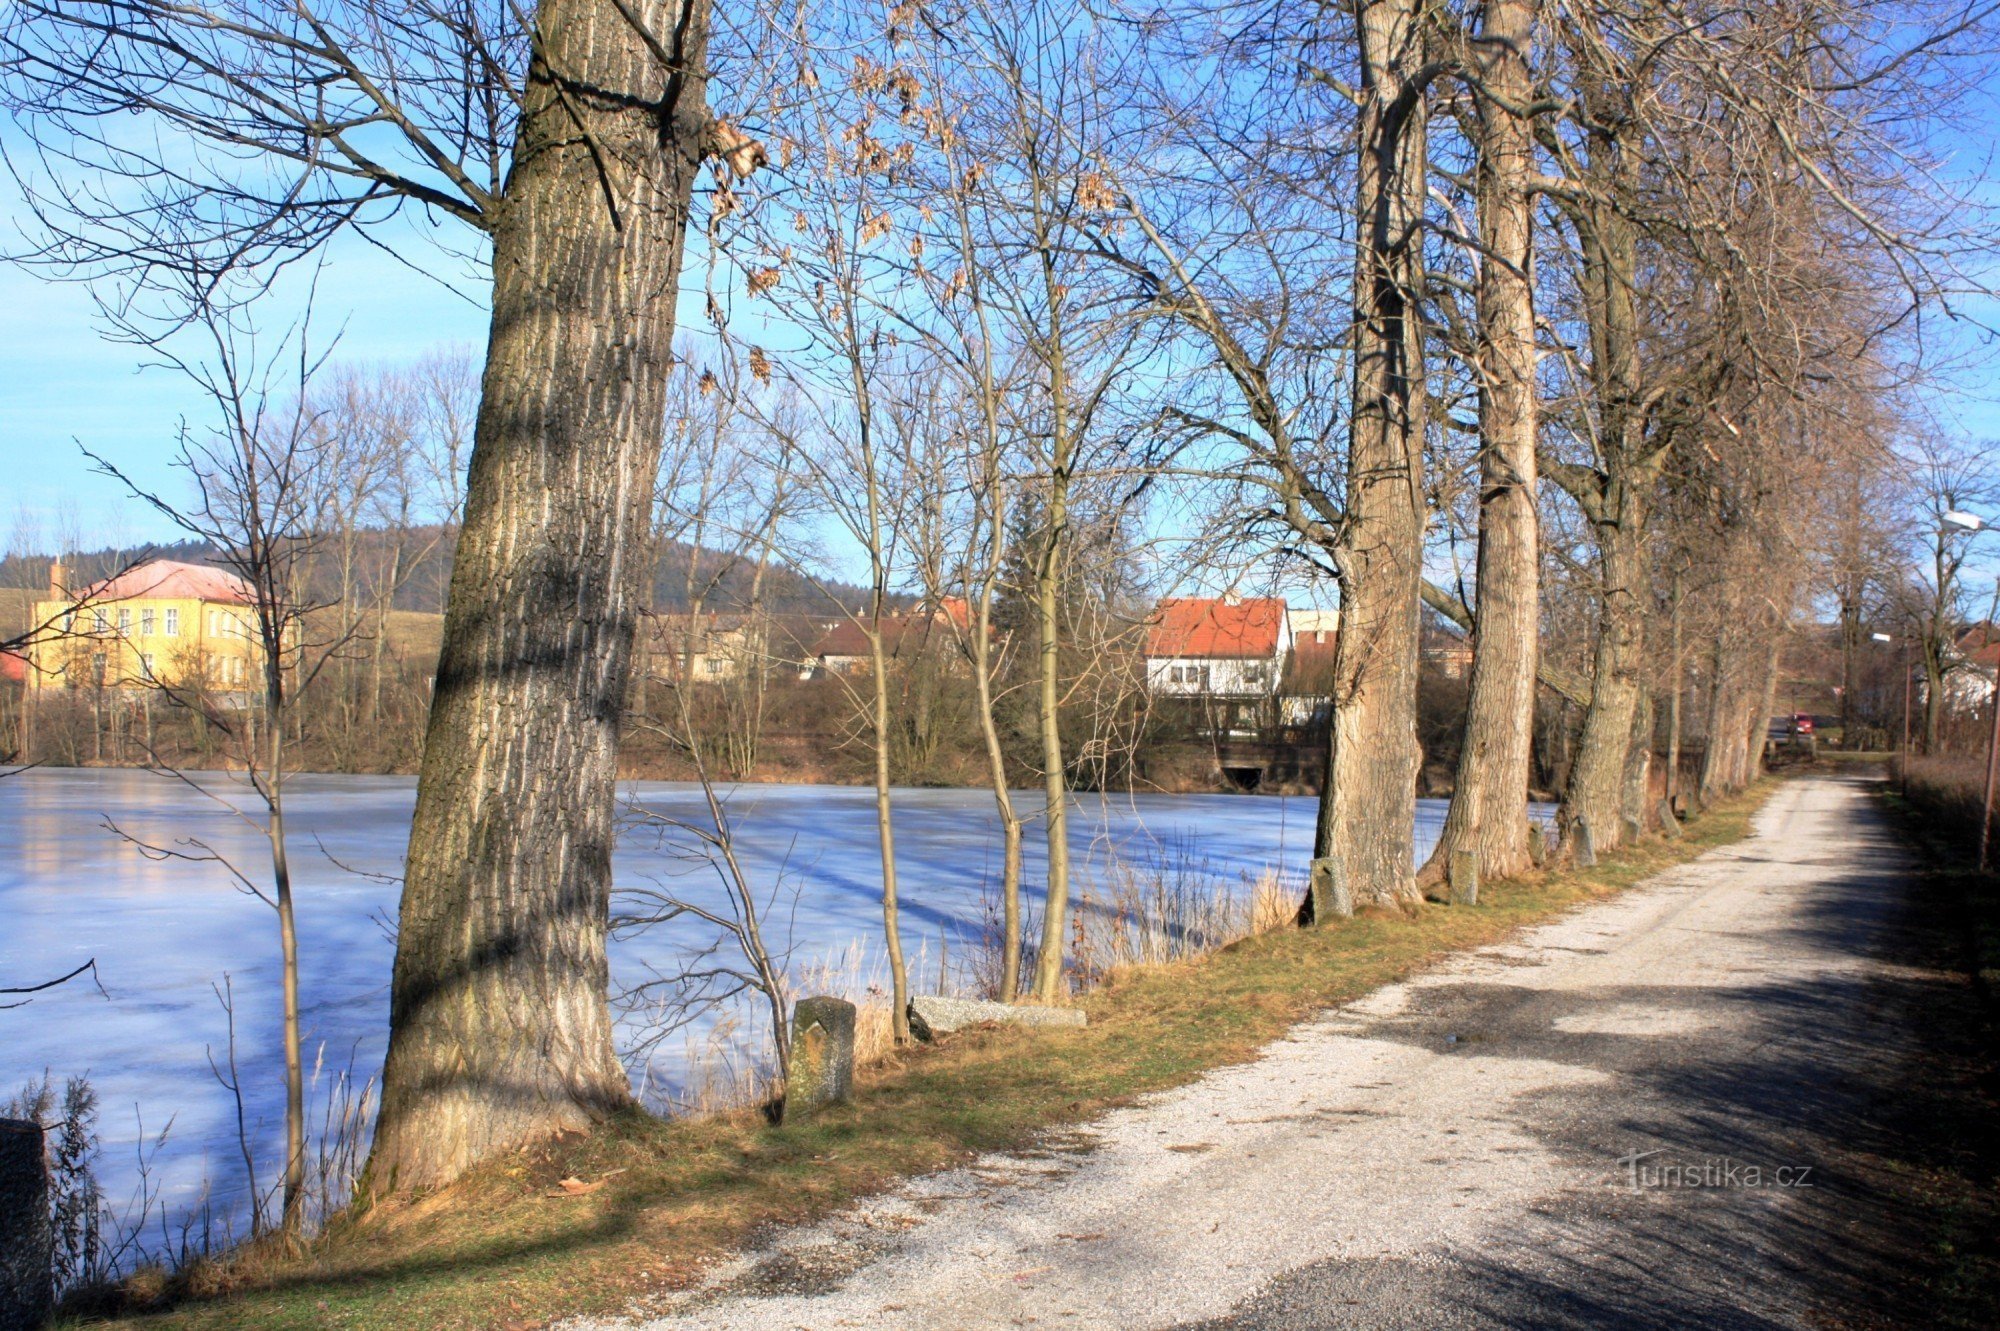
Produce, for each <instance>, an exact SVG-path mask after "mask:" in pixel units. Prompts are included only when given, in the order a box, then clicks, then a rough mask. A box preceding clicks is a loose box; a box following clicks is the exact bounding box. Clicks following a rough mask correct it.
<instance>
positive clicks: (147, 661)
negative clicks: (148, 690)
mask: <svg viewBox="0 0 2000 1331" xmlns="http://www.w3.org/2000/svg"><path fill="white" fill-rule="evenodd" d="M139 669H140V670H141V671H143V672H145V676H146V678H147V679H154V678H157V676H155V675H154V674H153V654H152V653H151V652H141V653H140V654H139Z"/></svg>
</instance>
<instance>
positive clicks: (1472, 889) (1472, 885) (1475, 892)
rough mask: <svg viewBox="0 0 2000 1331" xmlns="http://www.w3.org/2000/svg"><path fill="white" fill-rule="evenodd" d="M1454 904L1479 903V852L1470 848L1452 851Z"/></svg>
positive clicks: (1451, 898)
mask: <svg viewBox="0 0 2000 1331" xmlns="http://www.w3.org/2000/svg"><path fill="white" fill-rule="evenodd" d="M1447 899H1448V900H1449V901H1450V902H1451V904H1452V905H1454V906H1477V905H1478V904H1479V852H1478V851H1476V850H1473V849H1470V848H1464V849H1460V850H1454V851H1453V852H1452V853H1451V872H1450V895H1449V896H1448V898H1447Z"/></svg>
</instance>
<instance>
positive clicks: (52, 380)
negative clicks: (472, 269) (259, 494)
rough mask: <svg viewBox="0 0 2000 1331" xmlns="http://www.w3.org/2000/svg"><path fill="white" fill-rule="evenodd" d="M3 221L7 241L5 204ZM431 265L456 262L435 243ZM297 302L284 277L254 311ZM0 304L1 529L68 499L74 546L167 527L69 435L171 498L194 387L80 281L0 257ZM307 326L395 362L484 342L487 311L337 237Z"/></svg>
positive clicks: (146, 536) (348, 351) (273, 322)
mask: <svg viewBox="0 0 2000 1331" xmlns="http://www.w3.org/2000/svg"><path fill="white" fill-rule="evenodd" d="M9 202H12V200H9ZM5 232H6V238H7V248H12V247H13V245H14V243H16V242H17V238H18V235H19V232H18V229H17V228H16V227H15V226H14V225H13V224H12V219H11V213H10V215H9V220H8V222H7V223H6V225H5ZM420 243H421V242H420ZM437 266H438V267H439V268H440V269H444V268H457V267H461V266H462V264H461V263H460V262H459V261H457V260H453V259H450V258H449V257H447V256H445V255H443V254H442V253H441V252H439V253H438V258H437ZM303 307H304V302H303V299H302V284H301V283H299V282H291V283H288V284H287V285H285V286H284V287H281V288H280V289H279V291H278V292H277V293H276V295H275V297H274V298H273V299H272V300H271V301H270V302H269V303H268V308H267V309H266V310H265V311H264V312H263V313H261V314H260V315H259V322H260V323H261V324H263V325H264V326H266V327H271V328H274V329H277V328H282V327H284V326H285V325H287V324H288V323H289V322H291V321H292V320H293V319H295V318H297V317H298V314H299V312H300V311H301V310H302V309H303ZM0 309H4V310H5V311H6V317H5V319H4V320H0V478H4V483H0V540H4V539H5V535H6V532H7V531H8V529H9V528H10V527H11V526H12V524H13V523H14V521H15V515H16V513H17V511H19V510H21V509H26V510H28V511H29V512H30V513H31V514H32V515H33V516H34V517H35V518H36V519H38V520H39V522H40V524H41V526H42V528H43V531H44V533H45V534H46V533H47V532H48V531H50V530H51V528H52V526H53V524H54V522H55V521H56V518H57V515H58V513H59V511H60V510H61V508H62V507H63V506H64V504H65V501H67V502H70V503H73V504H74V505H75V506H76V508H77V509H78V511H79V516H80V518H81V525H82V527H83V530H84V533H85V539H86V543H87V544H94V543H96V542H95V541H93V540H92V534H93V533H97V534H100V535H101V536H102V538H103V539H104V540H105V541H106V542H112V543H119V544H126V543H137V542H142V541H146V540H161V539H171V538H172V532H171V530H170V528H168V526H167V524H166V523H165V522H164V520H163V519H160V518H158V517H157V516H155V515H151V514H149V513H148V512H146V511H144V510H143V508H142V506H141V505H139V504H136V503H134V502H132V501H131V500H130V499H129V498H128V497H127V495H126V494H125V491H124V489H123V487H122V486H120V485H119V484H118V483H117V482H115V481H112V480H110V479H109V478H107V477H103V476H99V475H96V474H93V473H92V471H91V468H90V464H89V462H88V461H86V460H85V458H84V457H83V456H82V453H81V452H80V451H79V445H81V446H83V447H88V448H90V449H91V450H92V451H94V452H98V453H101V454H103V455H104V456H105V457H107V458H109V459H111V460H112V461H114V462H115V463H116V464H117V465H118V466H120V467H121V468H125V469H128V470H129V472H130V473H131V475H132V476H133V478H134V479H135V480H136V481H138V482H139V483H141V484H143V485H147V486H159V487H163V488H164V490H165V491H166V492H168V493H171V494H173V495H175V496H176V497H179V495H180V492H181V489H183V488H184V487H183V486H182V484H181V481H180V479H179V478H178V477H177V476H176V475H175V474H174V472H173V470H172V468H171V466H170V463H171V460H172V457H173V453H174V441H175V435H176V431H177V429H178V425H179V422H180V421H181V420H182V418H183V417H187V418H191V419H199V416H200V413H201V412H202V411H203V409H204V403H203V400H202V398H201V397H200V395H199V394H197V393H195V392H194V391H193V390H192V389H191V388H190V387H189V385H188V383H187V381H186V380H185V379H184V378H182V377H181V376H180V375H179V374H178V373H177V372H175V371H172V370H169V369H164V368H158V367H148V365H147V358H146V356H145V354H144V353H143V352H142V351H141V349H139V348H136V347H132V346H128V345H124V344H121V343H117V342H113V341H109V340H107V339H105V338H104V337H103V336H101V334H100V332H99V327H98V320H97V315H96V310H95V308H94V307H93V306H92V304H91V300H90V296H89V293H88V292H87V291H86V290H85V289H83V288H82V287H80V286H78V285H76V284H73V283H68V282H57V281H51V280H49V279H48V278H47V277H45V276H43V275H42V274H41V273H40V272H38V271H34V270H29V269H23V268H20V267H15V266H11V265H0ZM314 328H315V335H316V338H317V339H319V340H325V339H327V338H330V337H331V336H332V335H333V334H334V333H335V332H336V331H339V332H340V333H341V339H340V346H339V349H338V356H339V358H340V359H342V360H350V361H364V362H367V361H403V360H411V359H414V358H416V357H417V356H419V355H421V354H422V353H423V352H425V351H427V350H429V349H431V348H433V347H437V346H442V345H450V344H454V343H456V344H463V345H470V346H474V347H478V346H481V345H483V344H484V342H485V338H486V311H485V310H484V309H481V308H477V307H475V306H473V305H472V304H470V303H468V302H467V301H466V300H465V299H463V298H462V297H460V296H457V295H454V294H453V293H452V292H451V291H449V290H447V289H446V288H445V287H444V286H442V285H441V284H438V283H435V282H431V281H428V280H426V279H425V278H423V277H421V276H419V275H417V274H414V273H412V272H411V271H410V269H409V268H407V267H405V266H403V265H401V264H398V263H397V262H395V261H394V260H393V259H391V258H389V257H388V256H387V255H385V254H383V253H382V252H381V251H380V250H379V249H377V248H375V247H374V246H371V245H368V244H366V243H365V242H362V241H359V240H357V239H353V238H348V239H345V240H343V241H341V242H339V243H338V244H337V245H336V247H335V248H334V249H333V251H332V252H331V254H330V256H329V262H328V264H327V268H326V271H325V273H324V274H323V276H322V277H321V279H320V289H319V296H318V301H317V309H316V311H315V313H314Z"/></svg>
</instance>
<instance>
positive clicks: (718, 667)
mask: <svg viewBox="0 0 2000 1331" xmlns="http://www.w3.org/2000/svg"><path fill="white" fill-rule="evenodd" d="M728 664H729V663H728V662H727V661H724V660H723V659H722V658H721V657H719V656H711V657H709V658H707V659H706V660H705V661H703V662H702V669H704V670H706V671H708V673H709V674H711V675H719V674H721V673H722V672H723V671H724V669H726V668H727V666H728Z"/></svg>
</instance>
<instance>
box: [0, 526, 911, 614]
mask: <svg viewBox="0 0 2000 1331" xmlns="http://www.w3.org/2000/svg"><path fill="white" fill-rule="evenodd" d="M457 536H458V533H457V531H456V529H453V528H444V529H440V528H436V527H425V528H416V529H410V530H406V531H405V532H403V533H402V538H403V539H402V545H403V551H404V554H403V559H404V561H405V563H406V564H407V565H408V566H409V572H408V576H407V578H406V579H405V581H404V583H403V586H402V589H401V591H400V592H398V593H397V596H396V603H395V606H396V609H398V610H407V611H414V612H418V613H422V614H439V613H442V612H443V610H444V597H445V587H446V583H447V581H448V580H449V578H450V576H451V562H450V561H451V552H452V549H453V546H454V545H455V543H456V540H457ZM395 543H396V533H395V532H394V531H393V530H390V529H383V528H372V529H369V530H366V531H363V532H361V533H359V534H358V536H357V538H356V549H355V560H354V563H355V566H356V567H357V568H358V569H360V570H363V572H362V573H361V574H360V575H359V576H360V577H361V580H362V584H363V586H364V587H365V586H366V583H367V579H368V577H369V576H370V575H371V574H372V573H373V571H376V570H385V569H387V568H388V566H389V565H390V563H391V562H392V561H393V560H394V559H395V557H396V556H395ZM214 555H215V551H214V550H212V549H211V548H209V547H208V546H205V545H203V544H201V543H199V542H193V541H185V542H178V543H175V544H169V545H157V546H146V547H140V548H135V549H110V548H107V549H102V550H90V551H86V552H83V553H81V554H77V555H73V556H71V557H70V560H69V565H70V573H69V576H70V585H71V586H78V585H81V584H83V583H86V582H92V581H95V580H96V579H99V578H106V577H110V576H111V575H112V574H114V573H117V572H118V571H119V570H120V569H123V568H124V567H126V565H127V564H129V563H131V562H133V561H134V560H137V559H142V558H144V559H178V560H184V561H186V562H188V563H196V564H205V563H213V562H215V559H214ZM695 555H696V548H695V547H694V546H691V545H687V544H685V543H682V542H679V541H675V542H670V543H669V544H668V545H667V547H666V548H665V549H663V550H662V551H661V552H660V556H659V560H658V562H657V565H656V567H655V570H654V576H653V603H652V604H651V605H650V606H649V607H648V609H650V610H653V611H654V612H656V613H661V614H673V613H677V612H680V611H684V610H686V609H687V608H688V596H687V573H688V566H689V563H690V562H691V561H692V560H693V559H694V558H695ZM328 556H329V557H328V558H326V559H324V560H323V561H322V568H321V571H320V573H319V575H318V577H317V579H316V585H315V587H314V588H313V592H314V595H315V597H316V598H319V599H324V600H331V599H333V598H334V597H336V596H337V595H338V594H339V569H338V561H337V560H336V559H334V558H332V557H331V556H332V551H331V549H329V550H328ZM411 561H414V562H411ZM723 561H727V564H726V567H724V569H723V572H722V576H721V577H720V578H719V579H714V583H715V589H714V591H713V592H712V593H711V594H710V596H709V599H708V603H707V605H708V608H709V609H711V610H723V611H728V610H740V609H742V608H744V606H745V605H747V604H748V601H749V597H750V580H751V576H752V574H753V572H754V566H753V564H752V563H751V562H750V561H748V560H729V559H728V557H727V556H725V555H723V554H721V553H719V552H717V551H713V550H708V551H702V552H701V563H702V569H701V576H702V581H703V582H704V583H707V582H709V581H711V579H712V577H713V572H712V571H713V569H714V568H715V567H716V566H717V565H718V563H720V562H723ZM50 562H51V557H50V556H48V555H20V554H15V555H8V556H6V557H5V558H4V559H0V635H4V634H5V633H7V632H8V631H9V630H10V625H13V623H14V621H15V620H17V619H18V620H20V621H21V622H22V623H21V626H22V627H25V621H26V619H27V617H28V615H29V613H30V609H31V603H32V602H33V601H35V600H37V599H40V598H41V597H44V596H46V595H47V594H48V592H47V589H48V585H49V564H50ZM374 576H379V574H374ZM364 594H365V593H364ZM867 599H868V593H867V591H866V590H865V589H864V588H861V587H856V586H852V585H850V584H847V583H841V582H824V583H820V582H816V581H815V580H814V579H813V578H812V577H810V576H807V575H805V574H802V573H800V572H798V571H797V570H795V569H794V568H792V567H791V566H789V565H787V564H785V563H782V562H777V561H774V562H773V563H772V564H771V566H770V567H769V568H768V569H767V570H766V571H765V574H764V606H765V608H766V609H767V610H769V611H770V612H771V613H773V614H780V615H809V616H817V617H833V616H837V615H839V614H841V613H842V607H843V606H852V607H859V606H861V605H863V604H864V603H866V601H867ZM896 599H897V603H898V605H899V606H900V605H901V603H902V602H903V601H905V600H908V599H909V598H903V597H899V598H896ZM17 603H18V604H17ZM12 631H15V632H18V631H19V629H18V628H14V629H12Z"/></svg>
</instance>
